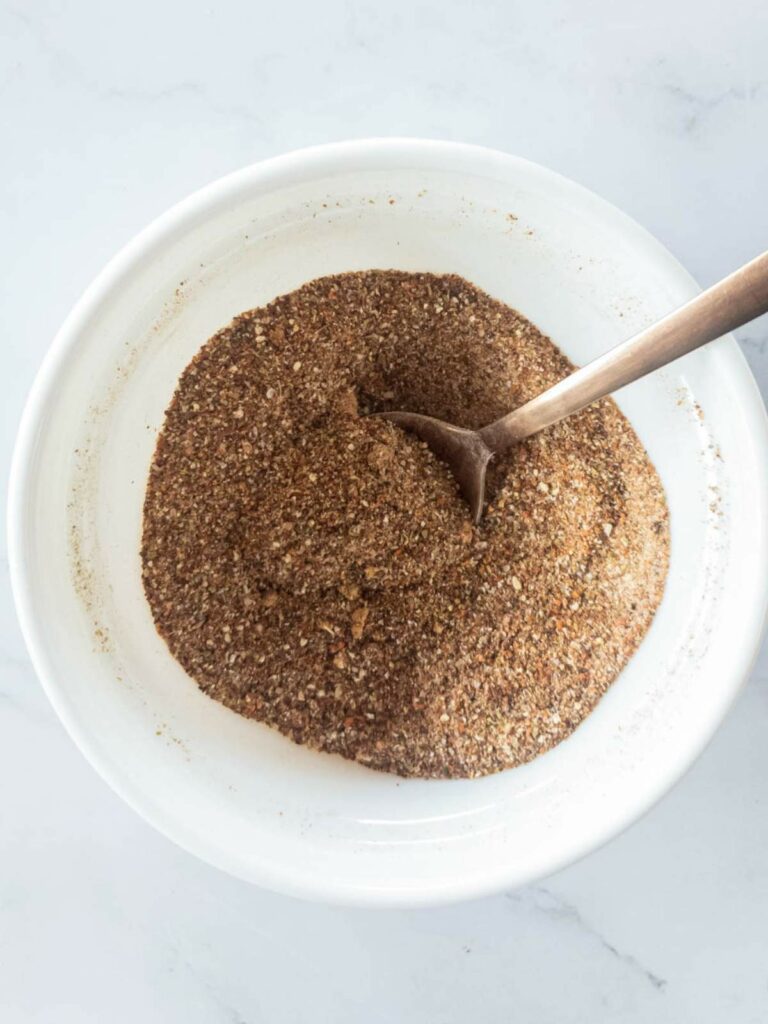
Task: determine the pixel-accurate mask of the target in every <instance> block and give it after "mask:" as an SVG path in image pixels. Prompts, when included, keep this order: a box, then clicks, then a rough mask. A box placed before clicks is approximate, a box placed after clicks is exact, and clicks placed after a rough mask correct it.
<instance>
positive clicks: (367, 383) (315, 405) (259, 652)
mask: <svg viewBox="0 0 768 1024" xmlns="http://www.w3.org/2000/svg"><path fill="white" fill-rule="evenodd" d="M571 369H572V366H571V364H570V363H569V362H568V360H567V359H565V357H564V356H563V355H562V354H561V353H560V352H559V351H558V349H557V348H556V347H555V345H554V344H553V343H552V342H551V341H550V340H549V339H548V338H546V337H545V336H544V335H542V334H541V333H540V332H539V331H538V330H537V329H536V328H535V327H534V326H533V324H531V323H529V322H528V321H527V320H525V318H524V317H522V316H521V315H520V314H519V313H517V312H515V311H514V310H512V309H509V308H508V307H507V306H504V305H503V304H502V303H500V302H497V301H495V300H494V299H492V298H490V297H489V296H488V295H486V294H485V293H483V292H482V291H480V290H479V289H478V288H476V287H474V286H473V285H471V284H469V283H468V282H467V281H465V280H463V279H462V278H459V277H456V276H453V275H444V276H436V275H432V274H408V273H401V272H399V271H367V272H363V273H350V274H342V275H338V276H334V277H326V278H321V279H319V280H317V281H313V282H311V283H309V284H307V285H305V286H303V287H302V288H299V289H298V290H297V291H295V292H292V293H291V294H289V295H284V296H281V297H280V298H278V299H276V300H275V301H274V302H272V303H270V305H269V306H267V307H265V308H264V309H256V310H252V311H250V312H247V313H244V314H243V315H241V316H239V317H237V318H236V319H235V320H234V321H233V323H232V324H231V325H230V326H229V327H227V328H225V329H224V330H222V331H220V332H219V333H218V334H216V335H215V336H214V337H213V338H211V340H210V341H209V342H208V343H207V344H206V345H205V346H204V347H203V348H202V350H201V351H200V352H199V353H198V355H197V356H196V357H195V358H194V359H193V360H192V362H191V363H190V365H189V366H188V367H187V369H186V370H185V371H184V373H183V374H182V377H181V380H180V381H179V385H178V388H177V390H176V394H175V395H174V397H173V401H172V402H171V405H170V407H169V409H168V411H167V414H166V419H165V424H164V426H163V429H162V432H161V434H160V437H159V440H158V443H157V448H156V451H155V456H154V460H153V463H152V468H151V472H150V478H149V485H148V490H147V495H146V500H145V506H144V532H143V543H142V551H141V558H142V566H143V579H144V587H145V591H146V595H147V599H148V601H149V604H150V607H151V609H152V614H153V616H154V619H155V623H156V625H157V629H158V631H159V633H160V635H161V636H162V637H163V638H164V639H165V641H166V642H167V644H168V646H169V648H170V650H171V652H172V654H173V655H174V657H175V658H176V659H177V660H178V661H179V662H180V663H181V665H182V666H183V667H184V668H185V669H186V670H187V672H188V673H189V674H190V675H191V676H192V677H193V678H194V679H195V680H196V681H197V682H198V684H199V685H200V687H201V688H202V689H203V690H204V691H205V692H206V693H207V694H209V695H210V696H211V697H213V698H215V699H216V700H219V701H222V702H223V703H224V704H226V705H228V706H229V707H231V708H233V709H234V710H235V711H237V712H239V713H240V714H243V715H246V716H248V717H252V718H256V719H258V720H260V721H263V722H266V723H268V724H269V725H272V726H274V727H276V728H278V729H280V731H281V732H283V733H285V734H286V735H288V736H290V737H291V738H292V739H294V740H295V741H296V742H297V743H306V744H309V745H310V746H312V747H315V748H317V749H320V750H325V751H333V752H337V753H340V754H342V755H343V756H345V757H348V758H354V759H356V760H357V761H359V762H362V763H363V764H366V765H369V766H370V767H372V768H378V769H381V770H385V771H391V772H396V773H398V774H400V775H408V776H423V777H451V778H454V777H472V776H478V775H484V774H488V773H490V772H495V771H498V770H500V769H502V768H508V767H511V766H514V765H519V764H522V763H523V762H525V761H529V760H530V759H531V758H533V757H535V756H536V755H537V754H539V753H542V752H543V751H545V750H548V749H549V748H550V747H552V746H553V745H554V744H556V743H558V742H560V741H561V740H563V739H564V738H565V737H567V736H568V735H569V734H570V733H571V732H572V731H573V730H574V729H575V728H576V726H578V724H579V723H580V722H581V721H582V720H583V719H584V718H585V716H586V715H588V714H589V712H590V711H591V710H592V709H593V708H594V707H595V705H596V703H597V702H598V700H599V699H600V697H601V696H602V695H603V694H604V693H605V691H606V689H607V688H608V686H609V685H610V684H611V682H612V681H613V680H614V679H615V678H616V676H617V675H618V673H619V672H620V671H621V669H622V668H623V666H624V665H625V664H626V662H627V660H628V659H629V657H630V656H631V655H632V653H633V652H634V650H635V649H636V648H637V646H638V644H639V642H640V641H641V639H642V637H643V635H644V634H645V632H646V630H647V629H648V627H649V625H650V623H651V620H652V618H653V615H654V612H655V610H656V607H657V606H658V604H659V601H660V600H661V596H662V593H663V589H664V582H665V577H666V572H667V564H668V547H669V532H668V516H667V508H666V503H665V499H664V493H663V489H662V486H661V483H660V481H659V478H658V476H657V474H656V472H655V470H654V468H653V466H652V464H651V463H650V461H649V459H648V456H647V454H646V452H645V451H644V449H643V446H642V444H641V443H640V441H639V439H638V438H637V435H636V434H635V433H634V431H633V430H632V428H631V426H630V425H629V423H628V422H627V420H626V419H625V418H624V416H622V414H621V413H620V412H619V410H618V408H617V407H616V405H615V404H614V403H613V402H612V401H610V400H604V401H602V402H600V403H597V404H596V405H594V406H592V407H590V408H589V409H587V410H585V411H584V412H582V413H580V414H578V415H577V416H574V417H572V418H570V419H569V420H566V421H564V422H562V423H560V424H558V425H556V426H554V427H552V428H550V429H549V430H547V431H545V432H544V433H542V434H540V435H538V436H537V437H535V438H532V439H530V440H528V441H526V442H523V443H521V444H520V445H518V446H517V447H516V448H514V449H513V450H512V451H511V452H510V453H509V454H508V455H507V456H505V457H504V458H503V459H500V460H498V461H497V462H496V463H495V464H493V465H492V468H491V473H490V479H489V495H490V505H489V508H488V510H487V513H486V516H485V518H484V519H483V521H482V523H481V524H480V526H478V527H475V526H473V525H472V523H471V522H470V518H469V514H468V510H467V508H466V506H465V504H464V503H463V501H462V500H461V498H460V496H459V494H458V493H457V489H456V486H455V484H454V481H453V479H452V477H451V475H450V473H449V472H448V470H447V469H446V468H445V467H444V466H443V465H442V464H441V463H439V462H438V461H437V460H436V459H435V457H434V456H433V455H432V453H431V452H430V451H429V449H427V448H426V446H425V445H424V444H423V443H421V442H419V441H418V440H416V439H415V438H414V437H412V436H409V435H407V434H405V433H403V432H402V431H400V430H399V429H397V428H396V427H394V426H393V425H392V424H390V423H387V422H385V421H382V420H377V419H369V418H366V416H365V414H366V413H368V412H370V411H375V410H380V409H384V408H406V409H411V410H414V411H418V412H425V413H429V414H431V415H434V416H438V417H440V418H442V419H446V420H449V421H451V422H455V423H460V424H462V425H466V426H469V427H479V426H482V425H483V424H485V423H488V422H489V421H491V420H493V419H495V418H497V417H498V416H500V415H502V414H504V413H505V412H508V411H509V410H510V409H512V408H514V407H515V406H517V405H520V404H521V403H523V402H525V401H527V400H528V399H530V398H532V397H533V396H535V395H536V394H538V393H539V392H540V391H542V390H544V389H545V388H547V387H549V386H550V385H552V384H554V383H555V382H556V381H557V380H559V379H560V378H562V377H563V376H564V375H565V374H567V373H568V372H570V371H571Z"/></svg>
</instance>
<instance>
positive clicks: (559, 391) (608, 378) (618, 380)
mask: <svg viewBox="0 0 768 1024" xmlns="http://www.w3.org/2000/svg"><path fill="white" fill-rule="evenodd" d="M767 312H768V252H764V253H763V254H762V255H761V256H758V257H757V258H756V259H754V260H752V261H751V263H747V264H746V266H743V267H742V268H741V269H740V270H737V271H735V272H734V273H733V274H731V275H730V276H729V277H726V278H725V279H724V280H722V281H720V282H719V283H718V284H716V285H713V286H712V287H711V288H708V289H707V291H705V292H702V294H701V295H699V296H697V297H696V298H695V299H692V300H691V301H690V302H688V303H686V305H684V306H681V307H680V308H679V309H677V310H675V312H674V313H670V314H669V316H666V317H664V319H663V320H659V321H658V323H655V324H654V325H653V326H652V327H649V328H647V329H646V330H644V331H641V333H640V334H636V335H635V336H634V337H633V338H630V339H629V340H628V341H625V342H622V344H620V345H617V346H616V347H615V348H612V349H611V350H610V351H609V352H606V353H605V355H602V356H599V357H598V358H597V359H595V360H593V361H592V362H591V363H588V364H587V365H586V366H584V367H582V368H581V369H580V370H575V371H574V372H573V373H572V374H570V376H568V377H565V378H564V379H563V380H561V381H560V382H559V383H557V384H555V385H554V387H551V388H549V389H548V390H547V391H544V392H543V393H542V394H540V395H538V396H537V397H536V398H534V399H532V400H531V401H530V402H526V404H525V405H521V406H520V408H519V409H515V410H514V412H510V413H508V414H507V415H506V416H502V418H501V419H499V420H496V421H495V422H494V423H489V424H488V426H487V427H482V428H481V429H480V430H466V429H465V428H464V427H457V426H454V425H453V424H452V423H445V422H443V421H442V420H438V419H434V418H433V417H432V416H423V415H421V414H420V413H415V412H382V413H378V414H377V415H379V416H381V417H383V418H384V419H388V420H391V421H392V422H393V423H396V424H397V425H398V426H400V427H403V429H405V430H410V431H411V432H412V433H414V434H416V435H417V436H418V437H420V438H421V439H422V440H423V441H426V443H427V444H428V445H429V447H430V448H431V449H432V451H433V452H434V453H435V455H437V457H438V458H440V459H442V460H443V462H445V463H447V464H448V466H449V468H450V470H451V472H452V473H453V475H454V476H455V477H456V480H457V481H458V484H459V487H460V488H461V493H462V494H463V495H464V498H465V499H466V501H467V504H468V505H469V508H470V511H471V513H472V518H473V519H474V521H475V522H476V523H477V522H479V521H480V518H481V516H482V514H483V504H484V500H485V474H486V470H487V468H488V463H489V462H490V461H491V459H492V458H493V457H494V455H499V454H500V453H501V452H503V451H505V450H506V449H507V448H509V447H511V446H512V445H513V444H516V443H517V442H518V441H522V440H523V439H524V438H526V437H530V436H531V434H536V433H538V432H539V431H540V430H543V429H544V428H545V427H549V426H551V425H552V424H553V423H557V422H558V421H559V420H562V419H565V417H566V416H570V415H571V414H572V413H574V412H578V411H579V409H583V408H584V407H585V406H587V405H590V404H591V403H592V402H596V401H597V400H598V399H600V398H605V396H606V395H610V394H611V393H612V392H613V391H617V390H618V389H619V388H623V387H624V386H625V385H626V384H631V383H632V381H635V380H639V379H640V377H644V376H645V375H646V374H647V373H651V371H653V370H658V369H659V367H660V366H666V365H667V363H671V362H672V361H673V360H675V359H679V358H680V356H684V355H686V354H687V353H688V352H692V351H693V350H694V349H696V348H699V347H700V346H702V345H706V344H707V342H710V341H714V340H715V339H716V338H720V337H721V336H722V335H723V334H727V333H728V332H729V331H733V330H735V329H736V328H737V327H741V326H742V325H743V324H746V323H749V321H750V320H754V319H755V317H758V316H760V315H761V314H762V313H767Z"/></svg>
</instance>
